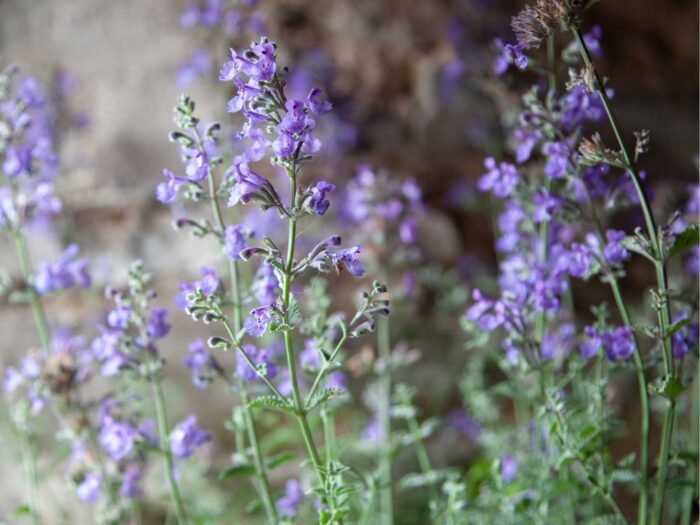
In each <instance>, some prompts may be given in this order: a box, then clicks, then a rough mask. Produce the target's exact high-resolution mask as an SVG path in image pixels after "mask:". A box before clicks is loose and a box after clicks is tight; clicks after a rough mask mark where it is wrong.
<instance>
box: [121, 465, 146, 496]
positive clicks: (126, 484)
mask: <svg viewBox="0 0 700 525" xmlns="http://www.w3.org/2000/svg"><path fill="white" fill-rule="evenodd" d="M142 478H143V469H142V468H141V467H139V466H136V465H132V466H130V467H129V468H128V469H126V472H124V477H123V478H122V486H121V488H120V489H119V494H121V495H122V496H123V497H125V498H127V499H139V498H141V497H143V488H142V487H141V480H142Z"/></svg>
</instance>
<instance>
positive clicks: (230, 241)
mask: <svg viewBox="0 0 700 525" xmlns="http://www.w3.org/2000/svg"><path fill="white" fill-rule="evenodd" d="M247 238H248V231H247V230H246V228H245V227H244V226H242V225H240V224H232V225H230V226H227V227H226V231H225V232H224V253H225V254H226V256H227V257H228V258H229V259H232V260H234V261H237V260H240V258H241V255H240V253H241V252H242V251H243V250H245V249H246V248H247V247H248V240H247Z"/></svg>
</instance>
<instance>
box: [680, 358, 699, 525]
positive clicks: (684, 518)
mask: <svg viewBox="0 0 700 525" xmlns="http://www.w3.org/2000/svg"><path fill="white" fill-rule="evenodd" d="M696 368H697V369H696V371H695V372H696V373H695V388H694V389H693V392H694V393H693V405H692V411H693V412H692V413H691V415H690V417H691V423H690V445H691V447H695V453H696V454H697V453H698V424H699V423H700V422H699V421H698V419H699V418H698V416H699V415H700V414H698V410H700V406H698V405H700V376H698V372H700V361H697V364H696ZM691 450H692V449H691ZM691 469H692V474H691V475H690V479H691V481H692V482H693V486H691V487H688V488H687V489H685V494H684V495H683V501H682V505H683V507H682V510H681V521H680V523H681V525H690V518H691V517H692V514H693V496H694V494H695V490H696V488H697V486H698V483H697V480H698V465H697V463H695V464H694V465H693V466H692V467H691Z"/></svg>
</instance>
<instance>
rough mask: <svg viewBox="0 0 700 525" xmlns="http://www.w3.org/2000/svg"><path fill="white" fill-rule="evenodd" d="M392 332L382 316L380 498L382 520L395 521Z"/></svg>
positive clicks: (379, 327) (379, 342)
mask: <svg viewBox="0 0 700 525" xmlns="http://www.w3.org/2000/svg"><path fill="white" fill-rule="evenodd" d="M390 337H391V334H390V331H389V318H388V317H381V318H380V319H379V323H378V325H377V347H378V350H379V351H378V354H379V358H380V359H381V361H382V364H383V367H382V371H381V377H380V378H379V382H380V387H381V401H380V406H379V423H380V425H381V428H382V447H381V451H380V456H379V500H380V507H381V522H382V523H384V524H385V525H392V524H393V523H394V496H393V490H392V481H391V340H390Z"/></svg>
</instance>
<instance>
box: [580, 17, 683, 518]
mask: <svg viewBox="0 0 700 525" xmlns="http://www.w3.org/2000/svg"><path fill="white" fill-rule="evenodd" d="M571 31H572V33H573V35H574V38H575V39H576V43H577V45H578V48H579V51H580V53H581V56H582V58H583V61H584V63H585V65H586V67H587V68H589V69H590V70H591V71H592V73H593V76H594V79H595V82H594V86H593V87H594V88H595V90H596V91H597V92H598V95H599V96H600V100H601V102H602V104H603V107H604V108H605V112H606V114H607V116H608V120H609V121H610V125H611V127H612V129H613V132H614V133H615V137H616V139H617V142H618V145H619V146H620V150H621V152H622V157H623V160H624V162H625V167H626V168H627V169H628V170H629V173H630V176H631V178H632V182H633V184H634V187H635V190H636V192H637V195H638V197H639V204H640V206H641V209H642V213H643V215H644V220H645V223H646V229H647V235H648V236H649V239H650V241H651V244H652V249H653V253H654V267H655V270H656V279H657V284H658V288H659V289H658V293H659V296H660V300H661V304H660V305H659V310H660V312H659V329H660V333H659V337H660V338H661V342H662V345H663V362H664V373H665V376H666V377H665V379H666V380H667V381H670V380H672V379H673V378H674V370H673V355H672V350H671V340H670V336H669V332H668V330H669V327H670V326H671V305H670V299H669V297H668V278H667V275H666V262H665V258H666V257H665V253H664V246H663V243H662V238H661V236H660V235H659V231H658V229H657V226H656V222H655V220H654V216H653V213H652V211H651V204H650V201H649V196H648V195H647V192H646V189H645V187H644V185H643V182H642V180H641V177H640V175H639V170H638V168H637V166H636V162H635V161H634V159H633V158H632V156H631V155H630V153H629V150H628V148H627V145H626V143H625V141H624V139H623V138H622V132H621V128H620V125H619V123H618V120H617V116H616V114H615V112H614V109H613V107H612V104H611V103H610V99H609V98H608V95H607V93H606V92H605V88H604V84H603V82H602V81H601V79H600V77H599V75H598V73H597V71H596V70H595V66H594V64H593V60H592V58H591V54H590V52H589V50H588V47H587V46H586V43H585V41H584V38H583V37H582V35H581V32H580V30H579V28H578V27H577V26H576V25H572V26H571ZM611 285H612V283H611ZM613 291H615V288H613ZM618 295H619V291H618ZM616 301H617V297H616ZM618 304H619V303H618ZM627 321H629V318H628V319H627ZM637 368H638V374H639V366H637ZM642 408H643V409H644V408H645V407H642ZM675 409H676V403H675V400H674V399H670V400H669V405H668V407H667V408H666V413H665V415H664V422H663V430H662V440H661V446H660V450H659V456H658V465H659V471H658V475H657V476H658V477H657V482H656V492H655V497H654V508H653V514H652V523H654V524H658V523H660V521H661V515H662V512H663V500H664V495H665V494H664V493H665V487H666V472H667V469H668V460H669V448H670V445H671V436H672V432H673V421H674V416H675ZM647 425H648V423H647ZM646 436H648V429H647V434H645V436H644V438H645V439H643V446H644V441H646V439H647V438H646ZM647 476H648V473H647V472H646V469H645V470H643V478H644V479H646V477H647ZM646 493H647V489H646V487H645V486H644V485H643V487H642V492H641V493H640V502H639V523H641V524H643V523H646V513H647V506H648V505H647V504H646Z"/></svg>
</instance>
